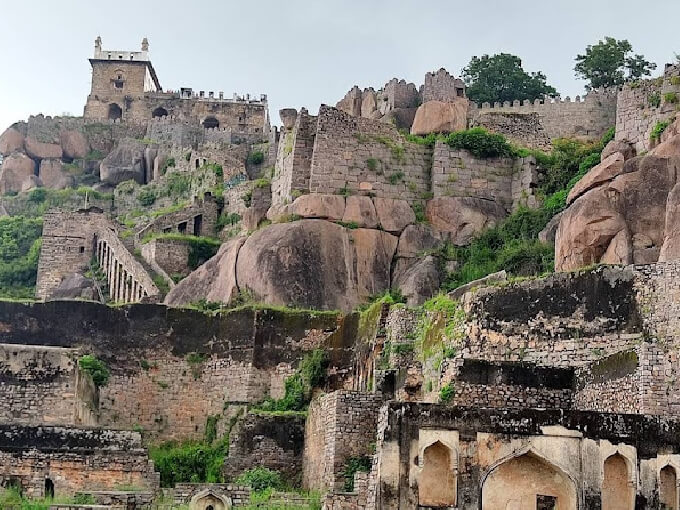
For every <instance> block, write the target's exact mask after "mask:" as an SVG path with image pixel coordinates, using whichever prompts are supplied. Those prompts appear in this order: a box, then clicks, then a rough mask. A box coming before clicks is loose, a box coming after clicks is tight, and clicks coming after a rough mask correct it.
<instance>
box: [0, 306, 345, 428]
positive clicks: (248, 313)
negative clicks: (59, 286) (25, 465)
mask: <svg viewBox="0 0 680 510" xmlns="http://www.w3.org/2000/svg"><path fill="white" fill-rule="evenodd" d="M64 317H69V320H68V321H64ZM341 323H342V321H340V322H339V319H338V317H336V316H335V315H334V314H322V315H318V316H311V315H309V314H307V313H303V312H300V313H286V312H277V311H273V310H252V309H247V310H238V311H234V312H230V313H225V314H222V315H219V316H216V317H214V316H210V315H204V314H203V313H200V312H197V311H192V310H178V309H172V308H166V307H165V306H163V305H143V304H136V305H130V306H128V307H115V308H112V307H107V306H104V305H100V304H96V303H91V302H78V301H53V302H47V303H39V304H33V305H26V304H20V303H8V302H4V303H0V325H1V326H0V342H5V343H7V344H10V345H8V346H7V347H5V350H4V352H5V353H7V355H8V356H10V359H12V358H11V357H12V356H13V354H12V353H13V352H23V351H27V352H30V349H36V351H35V352H36V353H38V354H39V355H38V354H36V355H34V356H23V355H22V357H21V358H19V357H17V360H16V361H12V362H11V363H9V362H6V363H5V364H4V365H3V366H2V367H3V368H2V371H3V372H2V373H4V374H5V376H2V375H1V374H0V377H4V379H0V380H2V381H4V383H5V384H8V383H10V385H13V386H12V387H10V388H9V389H10V390H13V391H15V393H14V394H12V395H8V396H6V397H4V396H3V397H2V399H0V402H1V403H2V404H3V406H5V405H7V406H13V407H11V408H5V407H3V409H2V411H1V413H2V415H3V416H6V417H8V418H9V419H13V417H16V419H17V420H21V421H22V422H24V423H30V424H34V425H39V424H41V423H45V422H48V421H49V422H51V423H55V424H57V423H58V424H60V425H73V424H75V423H76V413H75V412H74V409H77V408H78V407H79V406H80V401H81V400H83V398H81V397H79V395H78V394H77V393H78V392H77V391H76V389H75V388H73V383H72V382H71V381H73V380H74V378H75V377H74V375H73V373H72V372H68V373H67V372H64V370H66V369H63V370H61V369H58V367H60V366H64V364H65V363H68V361H67V360H66V359H65V358H63V356H60V357H58V362H59V363H58V365H55V364H56V363H57V362H56V361H55V362H54V363H52V362H50V364H49V366H48V363H47V358H48V355H49V353H50V350H51V349H52V350H55V351H57V350H59V351H60V352H61V351H63V350H64V349H63V348H65V347H68V348H72V349H78V351H79V352H80V353H81V354H85V353H91V354H93V355H95V356H97V357H98V358H100V359H102V360H103V361H104V362H105V363H106V364H107V366H108V367H109V370H110V372H111V377H110V379H109V381H108V383H107V384H106V385H105V386H102V387H100V388H99V392H98V402H99V404H98V406H97V407H96V408H95V409H94V424H95V425H97V426H102V427H110V428H122V429H131V428H132V427H134V426H138V427H141V428H143V429H144V431H145V433H146V434H149V435H150V436H151V437H155V438H158V439H159V440H163V439H188V438H200V437H202V436H203V434H204V431H205V424H206V420H207V417H208V416H215V415H220V414H222V413H223V411H224V409H225V404H229V405H231V404H234V405H241V404H243V403H247V402H256V401H259V400H261V399H262V398H264V397H265V396H266V395H267V394H270V395H271V396H272V397H274V398H278V397H280V396H282V391H283V380H284V379H285V377H287V376H288V375H290V373H291V372H292V371H294V370H295V368H296V367H297V365H298V363H299V360H300V359H302V357H303V356H304V353H305V352H307V351H309V350H312V349H314V348H317V347H319V346H321V345H323V346H325V347H324V349H325V350H326V352H328V354H329V358H330V367H329V374H330V375H331V382H329V387H330V388H331V389H334V387H333V386H332V384H337V385H338V386H342V384H343V381H344V379H345V378H346V377H347V376H348V375H349V372H350V368H349V367H350V360H351V352H352V351H351V340H352V335H351V333H348V334H346V335H345V334H344V333H342V332H341V330H340V329H338V328H339V327H340V324H341ZM27 324H33V326H31V327H30V328H29V327H27V326H26V325H27ZM338 335H341V336H338ZM27 346H43V347H27ZM59 348H61V349H59ZM41 349H42V351H41ZM41 352H45V353H47V354H44V355H43V354H40V353H41ZM17 356H19V355H17ZM50 359H51V358H50ZM40 363H42V366H43V368H42V369H40V366H41V365H40ZM15 365H16V368H12V367H14V366H15ZM8 366H9V368H7V367H8ZM40 370H42V372H41V371H40ZM28 371H32V372H31V373H33V379H32V380H26V381H22V380H21V378H22V377H23V375H22V374H26V373H27V372H28ZM42 373H44V374H45V375H44V376H42V375H39V374H42ZM51 374H54V376H53V375H51ZM57 375H58V376H59V377H57ZM50 381H51V382H50ZM332 381H336V382H335V383H334V382H332ZM47 382H50V384H47ZM21 384H25V385H26V388H23V387H22V388H21V391H22V392H23V393H16V390H15V388H14V386H18V385H21ZM67 385H68V386H67ZM38 403H40V405H38ZM17 407H20V408H21V410H20V411H19V409H17Z"/></svg>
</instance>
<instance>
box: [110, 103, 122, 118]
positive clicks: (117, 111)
mask: <svg viewBox="0 0 680 510" xmlns="http://www.w3.org/2000/svg"><path fill="white" fill-rule="evenodd" d="M122 116H123V110H122V108H121V107H120V106H118V104H116V103H111V104H110V105H109V119H110V120H118V119H120V118H121V117H122Z"/></svg>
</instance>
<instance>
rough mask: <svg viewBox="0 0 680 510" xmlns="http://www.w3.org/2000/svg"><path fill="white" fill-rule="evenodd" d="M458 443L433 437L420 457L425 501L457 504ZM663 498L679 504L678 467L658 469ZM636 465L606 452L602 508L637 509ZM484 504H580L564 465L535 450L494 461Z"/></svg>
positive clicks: (667, 507)
mask: <svg viewBox="0 0 680 510" xmlns="http://www.w3.org/2000/svg"><path fill="white" fill-rule="evenodd" d="M457 457H458V456H457V452H456V449H455V448H453V447H451V446H449V445H446V444H444V443H443V442H442V441H435V442H433V443H432V444H430V445H428V446H427V447H426V448H424V449H423V450H422V451H421V452H420V454H419V456H418V457H417V459H416V460H417V464H418V466H419V473H418V502H419V505H420V506H424V507H440V508H441V507H453V506H456V504H457V477H458V460H457ZM658 483H659V485H658V487H659V504H660V508H661V509H662V510H680V501H679V496H680V494H679V492H678V476H677V471H676V469H675V467H673V466H671V465H670V464H667V465H665V466H664V467H662V468H661V470H660V471H659V482H658ZM635 487H636V482H635V466H633V465H632V464H631V463H630V461H629V460H628V459H626V457H624V456H623V455H621V454H620V453H618V452H617V453H614V454H613V455H610V456H609V457H607V458H606V459H605V461H604V463H603V466H602V491H601V509H602V510H633V508H634V507H635V493H636V490H635ZM481 496H482V510H567V509H576V508H578V503H577V501H578V490H577V485H576V482H575V480H574V479H573V478H571V477H570V476H569V475H568V474H567V473H565V472H564V471H563V470H562V469H561V468H559V467H558V466H556V465H553V464H552V463H550V462H549V461H547V460H546V459H544V458H542V457H541V456H540V455H538V454H536V453H535V452H533V451H527V452H526V453H523V454H521V455H517V456H514V457H512V458H510V459H507V460H505V461H503V462H501V463H499V464H498V465H497V466H494V467H493V468H492V469H491V470H490V471H489V472H488V474H487V475H486V477H485V478H484V479H483V480H482V495H481Z"/></svg>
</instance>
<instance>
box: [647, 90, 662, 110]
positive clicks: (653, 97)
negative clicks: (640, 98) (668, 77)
mask: <svg viewBox="0 0 680 510" xmlns="http://www.w3.org/2000/svg"><path fill="white" fill-rule="evenodd" d="M647 103H648V104H649V106H651V107H652V108H658V107H659V106H661V94H659V93H658V92H654V93H653V94H650V95H649V96H648V97H647Z"/></svg>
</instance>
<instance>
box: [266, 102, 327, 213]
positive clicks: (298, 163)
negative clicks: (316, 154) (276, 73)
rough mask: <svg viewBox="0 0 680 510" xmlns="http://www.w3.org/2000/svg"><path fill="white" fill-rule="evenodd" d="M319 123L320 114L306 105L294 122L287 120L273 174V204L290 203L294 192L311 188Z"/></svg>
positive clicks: (306, 190) (302, 191)
mask: <svg viewBox="0 0 680 510" xmlns="http://www.w3.org/2000/svg"><path fill="white" fill-rule="evenodd" d="M316 125H317V118H316V117H314V116H310V115H309V114H308V113H307V110H305V109H304V108H303V109H302V110H300V113H299V114H297V113H296V117H295V120H294V122H293V123H292V125H289V126H288V127H286V125H285V124H284V128H283V130H282V132H281V138H280V140H279V146H278V154H277V156H276V166H275V172H274V176H273V178H272V204H274V205H283V204H286V203H288V202H291V201H292V199H293V195H294V194H296V193H305V192H308V191H309V178H310V168H311V164H312V152H313V150H314V139H315V137H316Z"/></svg>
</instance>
